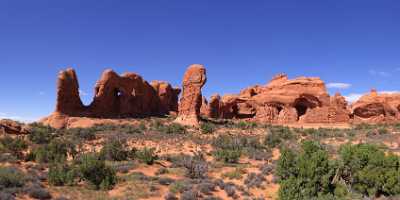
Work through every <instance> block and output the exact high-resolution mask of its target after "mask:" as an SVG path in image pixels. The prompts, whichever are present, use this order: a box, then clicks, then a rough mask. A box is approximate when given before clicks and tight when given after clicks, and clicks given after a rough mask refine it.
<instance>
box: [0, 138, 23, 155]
mask: <svg viewBox="0 0 400 200" xmlns="http://www.w3.org/2000/svg"><path fill="white" fill-rule="evenodd" d="M27 148H28V144H27V143H26V142H25V140H24V139H23V138H21V137H17V138H12V137H10V136H5V137H3V138H0V149H2V150H3V151H6V152H10V153H12V154H13V155H15V156H17V157H18V158H21V157H22V156H23V151H24V150H26V149H27Z"/></svg>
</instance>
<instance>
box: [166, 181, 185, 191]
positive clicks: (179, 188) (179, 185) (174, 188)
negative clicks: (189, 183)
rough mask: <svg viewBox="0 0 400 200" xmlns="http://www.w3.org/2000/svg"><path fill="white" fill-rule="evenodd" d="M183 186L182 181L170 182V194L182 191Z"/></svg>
mask: <svg viewBox="0 0 400 200" xmlns="http://www.w3.org/2000/svg"><path fill="white" fill-rule="evenodd" d="M184 188H185V184H184V183H183V182H182V181H176V182H175V183H173V184H171V185H170V187H169V191H170V192H171V193H172V194H176V193H179V192H182V191H183V190H184Z"/></svg>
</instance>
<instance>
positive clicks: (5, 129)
mask: <svg viewBox="0 0 400 200" xmlns="http://www.w3.org/2000/svg"><path fill="white" fill-rule="evenodd" d="M0 133H5V134H15V135H21V134H28V133H29V131H28V129H27V128H26V127H25V126H24V125H23V124H20V123H18V122H16V121H13V120H10V119H2V120H0Z"/></svg>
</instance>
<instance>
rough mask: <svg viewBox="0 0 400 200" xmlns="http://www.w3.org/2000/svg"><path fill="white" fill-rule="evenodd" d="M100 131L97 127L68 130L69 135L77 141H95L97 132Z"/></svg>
mask: <svg viewBox="0 0 400 200" xmlns="http://www.w3.org/2000/svg"><path fill="white" fill-rule="evenodd" d="M97 129H98V127H97V126H94V127H92V128H71V129H68V130H67V134H68V135H71V136H72V137H73V138H75V139H77V140H86V141H90V140H95V139H96V134H95V132H96V130H97Z"/></svg>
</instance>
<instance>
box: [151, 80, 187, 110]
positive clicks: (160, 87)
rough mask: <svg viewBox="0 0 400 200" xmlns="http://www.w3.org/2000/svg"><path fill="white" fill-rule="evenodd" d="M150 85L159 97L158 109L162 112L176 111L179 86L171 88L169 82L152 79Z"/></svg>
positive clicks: (179, 91)
mask: <svg viewBox="0 0 400 200" xmlns="http://www.w3.org/2000/svg"><path fill="white" fill-rule="evenodd" d="M151 86H152V87H153V88H154V90H155V91H156V94H157V95H158V98H159V99H160V104H161V107H160V111H161V112H162V113H168V112H173V113H177V112H178V96H179V94H180V93H181V89H180V88H173V87H172V86H171V84H169V83H167V82H164V81H152V82H151Z"/></svg>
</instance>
